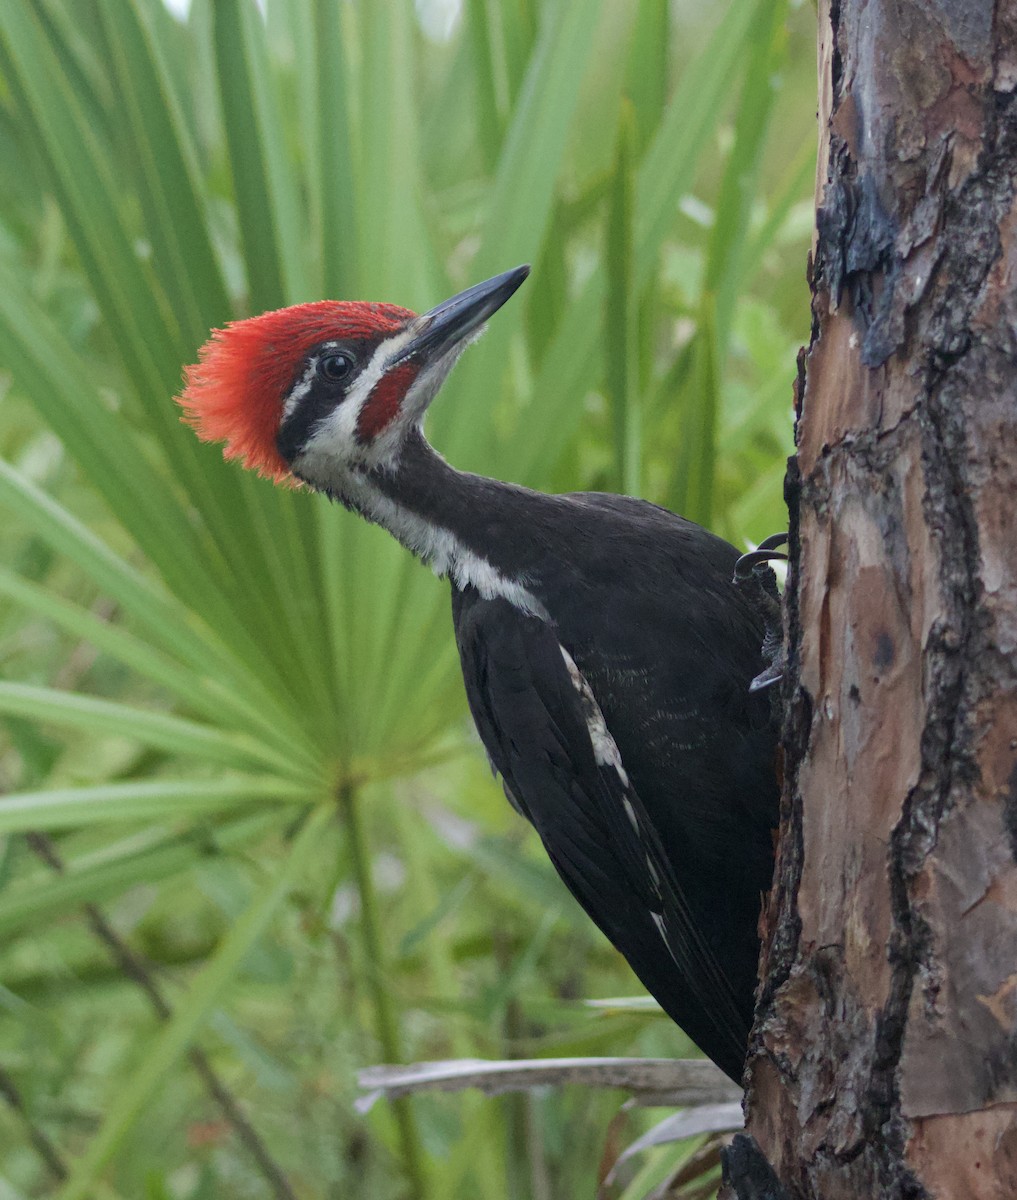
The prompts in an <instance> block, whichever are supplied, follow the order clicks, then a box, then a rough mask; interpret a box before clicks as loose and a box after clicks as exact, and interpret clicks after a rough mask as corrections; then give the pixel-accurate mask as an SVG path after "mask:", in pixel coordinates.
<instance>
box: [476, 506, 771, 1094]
mask: <svg viewBox="0 0 1017 1200" xmlns="http://www.w3.org/2000/svg"><path fill="white" fill-rule="evenodd" d="M546 499H547V500H548V501H549V502H550V503H549V504H548V505H547V506H546V507H544V511H543V512H542V514H541V516H540V517H539V518H538V519H537V520H536V521H534V522H533V523H532V528H531V534H532V537H533V539H534V540H535V542H536V543H538V544H539V545H540V547H541V549H540V551H539V552H538V553H536V555H535V557H534V559H533V562H534V564H537V565H535V566H534V567H533V569H532V570H531V572H530V575H529V577H528V587H529V588H530V590H531V591H532V593H533V595H534V596H535V597H536V599H537V600H538V601H539V603H540V604H541V605H542V606H543V609H544V611H545V612H546V615H547V619H546V620H543V619H542V618H537V617H527V618H525V621H527V622H530V623H531V624H532V623H536V622H540V623H541V624H542V625H543V626H544V627H545V629H544V630H543V631H542V630H540V629H538V628H536V626H535V625H534V626H533V628H530V629H529V632H528V633H526V634H525V636H522V635H521V636H520V638H519V639H518V645H516V646H515V649H514V650H513V652H512V653H513V654H514V655H515V656H516V657H522V658H526V657H527V656H528V657H529V658H531V659H532V658H534V657H537V656H543V657H547V656H550V657H552V658H553V657H554V646H556V645H560V646H561V647H562V648H564V650H565V651H567V654H568V656H569V657H570V658H571V659H572V660H573V661H574V663H575V665H576V667H577V668H578V670H579V672H581V674H582V676H583V677H584V679H585V680H586V682H587V683H588V685H589V689H590V691H591V692H592V695H593V697H595V700H596V704H597V705H598V706H599V710H600V712H601V714H602V716H603V721H604V724H605V725H606V728H607V731H609V734H610V738H611V739H612V740H613V743H614V744H615V745H616V747H617V753H618V755H619V756H620V765H621V766H622V768H623V772H624V774H625V775H626V776H627V778H628V780H629V781H630V783H631V787H632V788H633V789H634V792H635V793H636V795H637V796H638V799H639V801H640V802H641V804H642V807H643V809H645V813H646V816H647V817H648V818H649V821H650V822H651V823H652V825H653V826H654V829H655V831H656V835H657V836H658V837H659V842H660V846H661V847H662V850H663V854H664V856H665V857H666V859H667V861H668V864H669V866H670V868H671V870H672V872H673V877H674V879H675V880H676V881H677V886H678V888H679V889H680V892H681V899H682V903H683V905H684V911H685V912H686V914H687V920H688V922H689V924H690V925H691V926H692V927H693V930H692V932H693V933H694V935H695V937H697V938H699V939H700V940H701V942H702V943H703V945H705V947H706V952H707V954H708V955H712V957H713V958H714V959H715V961H716V963H717V964H718V966H719V968H720V972H721V975H722V976H723V980H722V981H721V982H719V983H718V977H717V976H715V977H714V978H713V980H712V982H711V981H710V980H709V979H707V980H705V981H704V980H703V979H694V978H691V976H692V973H693V968H692V966H691V964H688V969H686V970H683V964H681V963H676V962H675V961H674V959H673V957H672V955H670V954H669V952H668V950H667V949H666V948H665V946H664V945H663V943H662V942H661V940H660V937H659V934H658V932H657V930H656V929H655V928H654V925H653V922H652V921H650V922H649V923H648V922H647V921H640V920H637V919H635V918H634V916H633V914H632V913H631V912H628V913H627V915H626V916H625V917H624V919H623V920H621V922H620V924H619V922H618V921H616V920H614V919H613V917H614V915H615V914H612V913H610V912H606V911H605V909H604V905H603V904H601V903H600V902H599V900H598V896H597V893H596V890H594V891H593V892H591V893H590V895H584V894H581V893H582V884H583V880H582V879H577V878H576V877H575V876H576V874H577V872H578V873H580V874H581V873H582V872H587V873H588V874H591V875H595V874H597V873H610V872H612V871H615V872H617V865H616V864H615V863H614V861H613V860H612V859H611V853H612V851H611V847H604V848H603V849H604V853H605V858H604V859H603V861H600V862H598V861H593V860H591V861H589V862H587V861H586V860H584V861H583V862H582V863H581V864H580V865H579V866H578V867H576V868H575V869H572V870H571V872H570V868H569V867H568V864H566V868H565V869H564V870H563V867H562V863H561V862H559V861H558V859H557V857H556V848H555V844H554V843H555V842H556V840H560V839H561V838H563V837H565V836H567V834H566V833H565V832H563V828H562V827H560V826H559V824H558V823H554V822H552V823H551V824H549V822H551V821H552V818H551V816H549V815H548V809H547V806H546V804H545V805H544V807H541V803H540V801H541V800H542V799H543V800H544V801H546V800H547V798H548V796H550V794H551V793H552V792H554V793H555V800H554V803H555V805H557V808H558V809H561V808H562V807H567V806H569V805H583V806H585V808H586V809H587V810H589V809H590V808H591V806H592V807H594V808H595V807H596V806H597V804H599V803H600V802H599V801H597V800H595V799H591V797H590V796H587V795H580V796H578V797H576V796H573V797H571V798H565V799H562V798H561V797H560V796H558V795H557V792H555V788H556V787H557V783H556V782H555V781H553V780H551V779H550V777H549V775H548V773H547V772H546V771H545V772H544V773H542V770H541V765H540V763H537V764H531V763H530V762H525V763H524V761H523V760H524V759H527V758H528V757H536V758H539V759H540V760H541V763H546V761H547V760H548V759H549V757H551V756H553V755H549V751H548V748H547V746H542V745H541V744H540V740H541V735H542V734H543V731H544V730H545V728H547V727H548V726H550V727H552V728H553V727H554V726H555V722H556V721H558V720H559V719H560V718H559V715H558V713H557V712H555V706H556V705H558V706H559V707H560V706H561V705H563V704H568V703H569V702H570V697H569V695H568V693H567V692H564V691H559V692H558V693H556V694H554V695H552V696H551V697H550V698H549V697H548V696H547V695H541V696H540V697H539V702H537V708H538V709H539V710H540V712H539V715H537V716H535V718H534V719H535V724H534V726H533V728H532V729H530V730H529V731H528V733H527V734H526V735H525V736H526V737H528V738H532V739H533V742H534V744H532V745H531V746H529V747H526V746H517V747H516V753H515V757H514V758H513V757H512V756H511V755H508V756H507V755H506V753H505V751H504V747H503V746H493V745H492V740H493V739H495V738H496V737H497V736H498V734H497V732H494V733H492V728H491V725H492V717H491V715H490V714H488V715H487V716H486V718H481V719H478V721H477V724H478V728H479V729H480V732H481V736H482V738H483V739H484V741H485V744H486V745H487V748H488V752H489V753H490V754H491V756H492V760H493V761H494V763H495V765H496V766H497V767H498V769H499V770H500V771H501V773H502V774H503V775H504V776H505V781H506V784H507V786H508V788H509V789H510V790H511V791H512V792H513V794H515V795H516V796H517V799H518V801H519V802H520V807H522V808H523V809H524V811H527V812H529V814H530V815H531V819H534V817H533V811H535V810H539V811H541V812H543V813H544V814H545V816H544V822H543V823H544V828H543V829H541V826H540V822H539V821H538V820H536V819H534V823H535V824H537V825H538V830H540V832H541V836H542V837H543V838H544V841H545V845H547V847H548V851H549V853H550V854H551V857H552V859H555V862H556V866H558V869H559V871H560V872H561V873H562V875H563V877H564V878H565V880H566V882H567V883H568V884H569V886H570V888H571V889H572V891H573V892H574V893H576V894H577V896H578V898H579V899H580V901H581V903H583V904H584V907H586V908H587V911H588V912H590V915H591V916H592V917H593V918H594V920H595V921H597V923H598V924H599V925H600V926H601V928H602V929H604V931H605V932H606V933H607V934H608V936H609V937H610V938H611V940H612V941H613V942H614V943H615V945H616V946H617V947H618V949H620V950H621V951H622V953H623V954H625V956H626V957H627V958H628V959H629V962H630V963H631V964H632V966H633V968H634V969H635V970H636V972H637V974H638V975H639V976H640V978H641V979H642V980H643V982H644V984H645V985H646V986H647V988H648V989H649V990H650V991H651V993H653V994H654V995H655V996H656V998H657V999H658V1001H659V1002H660V1003H661V1004H662V1006H663V1007H664V1008H665V1009H666V1010H667V1011H668V1012H669V1013H670V1014H671V1015H672V1016H673V1017H674V1018H675V1019H676V1020H677V1021H678V1023H679V1024H680V1025H682V1027H683V1028H685V1029H686V1031H687V1032H688V1033H689V1034H690V1035H691V1036H692V1037H693V1039H694V1040H696V1041H697V1043H698V1044H699V1045H700V1046H701V1048H702V1049H704V1050H706V1052H707V1053H709V1054H710V1056H711V1057H713V1058H714V1059H715V1061H718V1062H719V1063H720V1064H721V1065H722V1066H724V1069H725V1070H727V1071H728V1073H729V1074H732V1075H737V1074H738V1073H740V1067H741V1057H740V1056H741V1055H743V1054H744V1043H745V1040H746V1038H747V1034H748V1028H749V1025H750V1024H751V1016H752V1006H753V992H754V986H755V978H756V962H757V958H758V939H757V936H756V925H757V918H758V914H759V907H760V897H761V894H762V893H763V892H764V891H765V890H766V889H767V888H768V887H769V886H770V878H771V874H772V833H771V831H772V829H773V828H774V827H775V825H776V820H777V784H776V774H775V757H774V756H775V743H776V737H775V731H774V727H773V722H772V720H771V716H770V707H769V702H768V700H767V698H766V697H765V695H762V696H761V695H758V694H757V695H751V694H750V693H749V690H748V687H749V683H750V681H751V680H752V678H753V677H754V676H755V675H756V674H757V673H758V672H759V670H760V667H761V657H760V647H761V644H762V640H763V633H764V631H763V620H762V616H761V614H759V613H758V612H756V610H755V609H754V608H753V606H752V605H751V604H750V603H749V601H748V600H747V599H746V598H745V597H744V596H743V595H742V594H741V592H740V591H739V590H738V589H737V587H736V586H735V585H734V584H733V582H732V575H733V569H734V563H735V560H736V558H737V557H738V552H737V551H736V550H735V549H734V548H733V547H732V546H729V545H728V544H727V543H726V542H724V541H722V540H721V539H719V538H716V537H714V536H713V535H711V534H709V533H707V532H706V531H705V530H703V529H701V528H699V527H698V526H696V525H693V524H692V523H691V522H688V521H684V520H683V519H682V518H680V517H677V516H676V515H674V514H672V513H670V512H668V511H666V510H664V509H661V508H657V507H656V506H653V505H649V504H646V503H645V502H642V501H638V500H632V499H629V498H626V497H618V496H606V495H600V494H595V493H580V494H576V495H572V496H560V497H547V498H546ZM549 555H550V556H551V558H553V559H555V560H556V561H554V562H551V561H550V560H549V557H548V556H549ZM541 564H542V565H541ZM498 603H503V602H498ZM491 605H492V601H490V600H488V601H484V600H482V599H481V598H480V597H479V596H478V595H477V594H476V593H475V592H474V591H473V589H467V590H466V591H465V592H463V593H460V594H459V595H457V596H454V605H453V607H454V613H455V622H456V631H457V641H458V643H459V647H460V653H461V656H462V660H463V671H464V677H465V680H466V686H467V693H468V695H469V697H470V702H471V708H472V709H473V712H474V717H475V718H477V715H478V712H477V707H478V704H480V705H482V704H483V703H484V700H483V697H482V695H481V693H483V690H484V688H485V686H489V685H488V684H486V683H485V681H484V680H483V679H482V678H480V677H478V671H477V668H478V663H477V656H478V654H480V655H483V653H484V649H483V647H482V646H481V644H480V643H481V642H483V641H484V640H485V639H488V640H489V639H490V638H491V637H492V636H493V631H495V630H498V631H499V634H498V636H499V637H500V630H501V628H502V627H503V626H505V625H506V624H510V625H511V624H513V623H517V622H519V621H520V620H521V619H522V618H521V615H520V614H516V613H512V612H510V611H509V607H508V606H506V607H505V608H502V609H500V610H498V611H493V610H492V609H491ZM525 670H526V668H525V665H523V666H522V668H521V674H520V677H519V679H518V680H517V690H516V693H514V695H515V701H516V705H517V708H518V707H520V706H526V705H527V704H531V705H532V704H534V703H535V697H534V688H533V686H532V685H528V684H527V683H525V682H524V679H523V676H524V675H525ZM549 687H550V685H547V684H545V685H544V691H545V692H547V691H548V690H549ZM507 704H508V701H506V705H507ZM495 719H497V718H495ZM502 719H506V718H504V717H503V718H502ZM507 719H508V720H509V721H512V720H514V719H515V718H514V717H508V718H507ZM485 720H486V727H485ZM534 731H536V732H534ZM559 740H560V738H558V737H557V735H556V734H555V746H557V743H558V741H559ZM588 790H590V789H588ZM536 792H542V793H543V796H542V797H538V796H536V795H534V793H536ZM528 793H529V794H528ZM606 803H607V807H609V806H610V802H609V801H608V802H606ZM562 816H563V820H567V818H568V814H567V813H565V814H562ZM596 828H598V826H597V821H596V820H594V821H593V824H592V825H591V832H590V837H591V838H593V837H595V836H596V832H595V830H596ZM599 828H600V831H601V835H602V836H603V837H604V838H611V839H613V840H615V841H617V839H618V837H619V836H624V828H625V827H624V826H623V827H621V833H619V830H616V829H613V827H611V828H610V829H609V828H608V826H607V825H604V824H601V825H600V826H599ZM549 843H550V844H549ZM595 858H596V855H595V854H594V855H593V859H595ZM651 870H652V866H651ZM570 874H571V877H570ZM684 919H686V918H683V920H684ZM679 956H680V955H679ZM697 961H699V960H697ZM725 987H726V988H728V989H729V992H730V1000H731V1002H732V1003H733V1006H734V1008H735V1009H736V1010H737V1013H738V1023H739V1024H740V1027H741V1028H740V1030H739V1032H738V1034H737V1035H736V1037H735V1041H738V1039H739V1038H740V1043H741V1045H740V1050H739V1049H737V1048H732V1046H731V1041H732V1038H731V1037H730V1036H729V1034H728V1032H727V1031H725V1032H724V1035H723V1036H721V1035H720V1034H719V1033H717V1032H716V1031H715V1029H714V1026H715V1024H716V1013H711V1012H710V1009H711V1007H715V1008H716V1006H717V1005H718V1004H719V997H717V996H716V995H715V994H714V993H715V992H716V991H717V990H718V988H719V989H720V990H724V989H725ZM728 1024H729V1025H730V1024H731V1022H728Z"/></svg>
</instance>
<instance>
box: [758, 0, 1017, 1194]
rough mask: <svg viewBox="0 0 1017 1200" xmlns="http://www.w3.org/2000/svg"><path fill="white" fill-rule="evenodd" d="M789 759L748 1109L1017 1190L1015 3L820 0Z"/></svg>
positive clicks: (795, 507)
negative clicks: (814, 220)
mask: <svg viewBox="0 0 1017 1200" xmlns="http://www.w3.org/2000/svg"><path fill="white" fill-rule="evenodd" d="M819 16H820V54H819V59H820V81H821V88H820V92H821V98H820V129H821V138H820V141H821V144H820V159H819V177H818V180H817V192H818V194H817V231H816V240H815V249H814V256H813V266H812V287H813V330H812V340H811V344H810V346H809V349H808V351H807V353H806V354H804V355H803V360H802V363H801V372H800V379H799V387H798V391H797V396H798V403H799V412H798V425H797V435H796V442H797V454H796V458H795V460H793V461H792V464H791V470H790V471H789V475H788V500H789V507H790V511H791V547H790V549H791V556H792V580H791V583H790V585H789V588H788V597H787V622H788V631H787V632H788V648H789V664H788V670H787V673H786V677H785V681H784V685H783V686H784V688H785V692H784V701H785V712H786V718H785V728H784V749H785V761H786V764H787V778H786V781H785V797H784V809H783V814H782V836H781V843H780V850H779V854H778V870H777V882H776V886H775V890H774V893H773V895H772V897H771V901H770V906H769V909H768V912H767V914H766V917H765V922H764V923H765V925H766V938H765V945H766V949H765V951H764V957H763V963H762V965H761V971H762V975H763V981H764V982H763V988H762V992H761V998H760V1006H759V1010H758V1016H757V1024H756V1030H755V1034H754V1045H753V1052H752V1058H751V1061H750V1071H749V1078H750V1089H749V1097H748V1118H749V1119H748V1130H749V1133H750V1134H752V1135H753V1136H754V1138H755V1139H756V1142H757V1143H758V1145H759V1147H760V1148H761V1150H762V1153H763V1154H764V1155H765V1156H766V1158H767V1159H768V1160H769V1162H770V1163H771V1164H772V1165H773V1167H774V1168H775V1171H776V1175H777V1177H778V1178H779V1179H780V1181H781V1183H782V1184H783V1186H784V1188H785V1189H786V1190H787V1192H788V1194H789V1195H790V1196H793V1197H809V1198H821V1200H840V1198H849V1197H850V1198H851V1200H861V1198H864V1200H869V1198H871V1197H888V1198H893V1200H904V1198H909V1200H910V1198H916V1200H917V1198H919V1197H941V1198H944V1200H945V1198H953V1197H957V1198H962V1200H981V1198H983V1197H984V1198H986V1200H988V1198H989V1197H992V1198H993V1200H1002V1198H1003V1197H1010V1196H1017V520H1015V510H1017V293H1015V273H1017V199H1015V189H1017V100H1015V86H1017V2H1015V0H1000V2H999V3H997V4H996V6H995V9H993V6H992V5H991V4H990V3H988V0H910V2H906V0H825V3H824V2H821V3H820V14H819Z"/></svg>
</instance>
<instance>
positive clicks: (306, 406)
mask: <svg viewBox="0 0 1017 1200" xmlns="http://www.w3.org/2000/svg"><path fill="white" fill-rule="evenodd" d="M373 349H374V347H373V346H372V345H371V344H370V343H365V342H353V341H329V342H324V343H322V344H321V345H319V346H315V347H314V348H313V349H311V350H309V351H308V352H307V354H306V355H305V356H304V358H303V360H302V361H301V363H300V367H299V368H298V370H297V371H296V373H295V375H294V378H293V382H292V383H291V384H290V387H289V389H288V391H287V393H286V395H287V399H289V397H290V396H292V394H293V392H294V390H295V389H296V388H298V387H300V385H301V384H302V383H304V382H305V381H307V380H309V381H310V382H309V386H308V387H307V390H306V392H304V394H303V395H302V396H301V397H300V398H299V399H298V400H297V402H296V406H295V407H294V409H293V411H292V412H290V413H289V414H288V415H287V416H284V417H283V420H282V424H281V425H280V426H279V432H278V434H277V435H276V439H275V445H276V449H277V450H278V451H279V453H280V454H281V455H282V457H283V458H284V459H285V460H286V462H288V463H291V462H293V461H294V459H296V458H299V457H300V455H301V453H302V452H303V450H304V447H305V446H306V445H307V443H308V441H309V440H310V439H311V437H312V435H313V434H314V431H315V429H316V428H317V426H318V424H319V423H320V422H321V421H322V420H323V419H324V418H325V417H327V416H328V415H329V414H330V413H331V412H333V411H334V410H335V409H336V407H337V406H338V405H340V404H341V403H342V402H343V400H345V398H346V395H347V393H348V392H349V390H350V388H352V387H353V384H354V383H355V382H356V379H357V376H358V375H359V374H360V372H361V370H362V369H363V366H364V364H365V363H366V362H368V361H369V360H370V357H371V353H372V351H373ZM326 354H348V355H349V356H350V357H351V358H352V359H353V362H354V364H355V366H354V367H353V369H352V370H351V371H350V373H349V375H347V376H346V377H345V378H344V379H343V380H342V382H341V383H331V384H330V383H329V382H328V381H327V380H324V379H322V378H321V377H320V376H319V375H318V373H317V372H316V371H315V369H314V367H313V366H312V364H313V363H314V362H316V361H317V360H319V359H320V358H321V357H322V356H323V355H326Z"/></svg>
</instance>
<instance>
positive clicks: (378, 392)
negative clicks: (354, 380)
mask: <svg viewBox="0 0 1017 1200" xmlns="http://www.w3.org/2000/svg"><path fill="white" fill-rule="evenodd" d="M418 370H419V368H418V367H417V366H416V364H414V363H404V364H403V365H402V366H401V367H396V368H395V369H394V370H392V371H389V372H388V374H387V375H385V376H383V377H382V378H381V379H379V380H378V382H377V383H376V384H375V386H374V391H373V392H372V393H371V394H370V396H368V398H367V402H366V403H365V404H364V407H363V408H362V409H361V410H360V416H359V417H358V418H357V433H358V435H359V436H360V438H361V440H362V441H365V442H369V441H371V440H372V439H373V438H376V437H377V436H378V434H379V433H381V431H382V430H383V429H385V428H386V427H387V426H388V424H389V422H390V421H391V420H392V419H393V418H394V417H395V415H396V414H397V413H398V412H399V406H400V405H401V404H402V402H403V397H404V396H405V395H406V393H407V392H408V391H409V389H410V384H411V383H412V382H413V381H414V379H416V377H417V372H418Z"/></svg>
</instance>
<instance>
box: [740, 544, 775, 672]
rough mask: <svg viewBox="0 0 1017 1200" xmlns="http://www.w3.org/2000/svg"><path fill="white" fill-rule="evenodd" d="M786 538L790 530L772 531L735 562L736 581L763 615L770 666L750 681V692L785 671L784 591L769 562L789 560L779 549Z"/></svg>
mask: <svg viewBox="0 0 1017 1200" xmlns="http://www.w3.org/2000/svg"><path fill="white" fill-rule="evenodd" d="M786 541H787V534H786V533H774V534H771V535H770V537H768V538H764V539H763V540H762V541H761V542H760V543H759V545H758V546H757V547H756V549H755V550H750V551H749V553H748V554H743V555H742V556H741V558H739V559H738V561H737V562H736V563H735V571H734V581H735V584H736V585H737V586H738V587H740V588H742V589H743V590H745V591H746V592H747V593H748V596H749V599H750V600H751V601H752V603H753V604H754V605H755V606H756V608H757V609H758V610H759V611H760V612H761V613H762V616H763V646H762V651H763V659H764V660H765V662H766V667H765V668H764V670H762V671H761V672H760V673H759V674H758V675H757V676H756V677H755V679H753V681H752V682H751V683H750V684H749V691H750V692H759V691H762V689H763V688H768V687H770V686H771V684H774V683H776V682H777V681H778V680H779V679H780V678H781V677H782V676H783V674H784V625H783V618H782V613H781V605H780V593H779V592H778V591H777V579H776V576H775V575H774V573H773V569H772V568H771V567H770V565H769V564H770V563H771V562H786V561H787V555H786V554H785V553H784V552H783V550H779V549H778V548H777V547H778V546H783V545H784V544H785V542H786Z"/></svg>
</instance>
